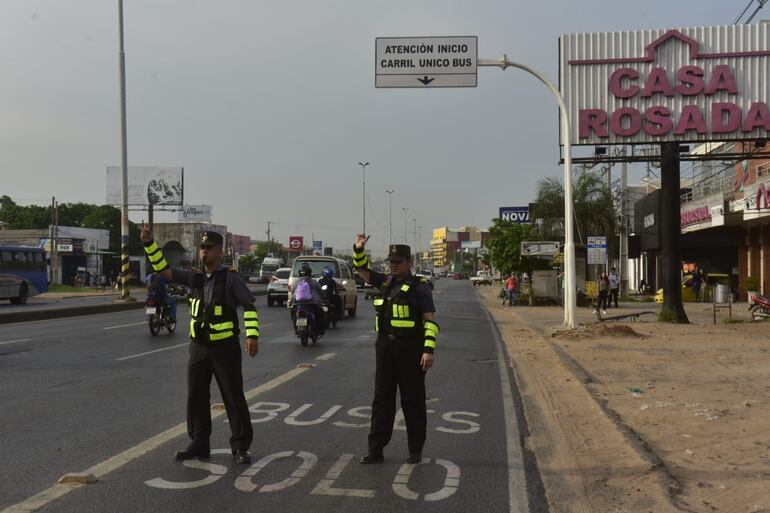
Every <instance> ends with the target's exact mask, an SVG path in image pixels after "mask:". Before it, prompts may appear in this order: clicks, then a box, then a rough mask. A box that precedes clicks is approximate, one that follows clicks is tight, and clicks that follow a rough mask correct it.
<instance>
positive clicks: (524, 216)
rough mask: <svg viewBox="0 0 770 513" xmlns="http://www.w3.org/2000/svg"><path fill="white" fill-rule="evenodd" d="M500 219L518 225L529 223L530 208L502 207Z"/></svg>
mask: <svg viewBox="0 0 770 513" xmlns="http://www.w3.org/2000/svg"><path fill="white" fill-rule="evenodd" d="M500 219H502V220H503V221H513V222H514V223H517V224H526V223H529V222H530V220H529V207H528V206H527V207H500Z"/></svg>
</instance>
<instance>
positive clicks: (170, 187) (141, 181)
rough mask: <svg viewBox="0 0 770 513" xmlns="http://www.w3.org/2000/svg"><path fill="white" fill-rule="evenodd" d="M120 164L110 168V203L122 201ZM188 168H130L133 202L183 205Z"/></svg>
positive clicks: (131, 202)
mask: <svg viewBox="0 0 770 513" xmlns="http://www.w3.org/2000/svg"><path fill="white" fill-rule="evenodd" d="M122 184H123V179H122V172H121V169H120V167H116V166H110V167H108V168H107V204H108V205H120V204H121V190H122V188H123V186H122ZM183 203H184V169H183V168H181V167H157V166H156V167H129V168H128V204H129V205H182V204H183Z"/></svg>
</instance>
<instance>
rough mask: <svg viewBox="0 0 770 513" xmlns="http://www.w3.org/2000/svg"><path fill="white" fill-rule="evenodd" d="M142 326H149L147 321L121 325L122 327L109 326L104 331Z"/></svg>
mask: <svg viewBox="0 0 770 513" xmlns="http://www.w3.org/2000/svg"><path fill="white" fill-rule="evenodd" d="M142 324H147V321H142V322H133V323H131V324H121V325H120V326H107V327H106V328H104V329H106V330H116V329H118V328H128V327H129V326H140V325H142Z"/></svg>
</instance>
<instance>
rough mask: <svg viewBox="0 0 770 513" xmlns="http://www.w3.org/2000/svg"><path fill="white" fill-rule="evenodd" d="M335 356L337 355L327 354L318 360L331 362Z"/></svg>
mask: <svg viewBox="0 0 770 513" xmlns="http://www.w3.org/2000/svg"><path fill="white" fill-rule="evenodd" d="M335 356H337V353H326V354H322V355H321V356H319V357H318V358H316V360H321V361H326V360H331V359H332V358H334V357H335Z"/></svg>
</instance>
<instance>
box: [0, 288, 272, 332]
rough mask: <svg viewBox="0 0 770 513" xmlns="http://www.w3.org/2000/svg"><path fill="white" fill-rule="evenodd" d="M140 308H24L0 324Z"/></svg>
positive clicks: (138, 304) (107, 305)
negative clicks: (25, 309) (24, 309)
mask: <svg viewBox="0 0 770 513" xmlns="http://www.w3.org/2000/svg"><path fill="white" fill-rule="evenodd" d="M252 294H254V296H255V297H259V296H266V295H267V291H266V290H264V291H262V290H259V291H252ZM179 302H180V303H183V302H184V303H186V302H187V300H186V299H185V300H183V301H179ZM140 308H144V301H134V302H132V303H105V304H101V305H88V306H69V307H62V308H49V309H39V310H29V311H23V310H22V311H16V312H10V313H6V314H0V324H11V323H17V322H33V321H45V320H49V319H64V318H67V317H79V316H81V315H97V314H104V313H113V312H125V311H128V310H139V309H140Z"/></svg>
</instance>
